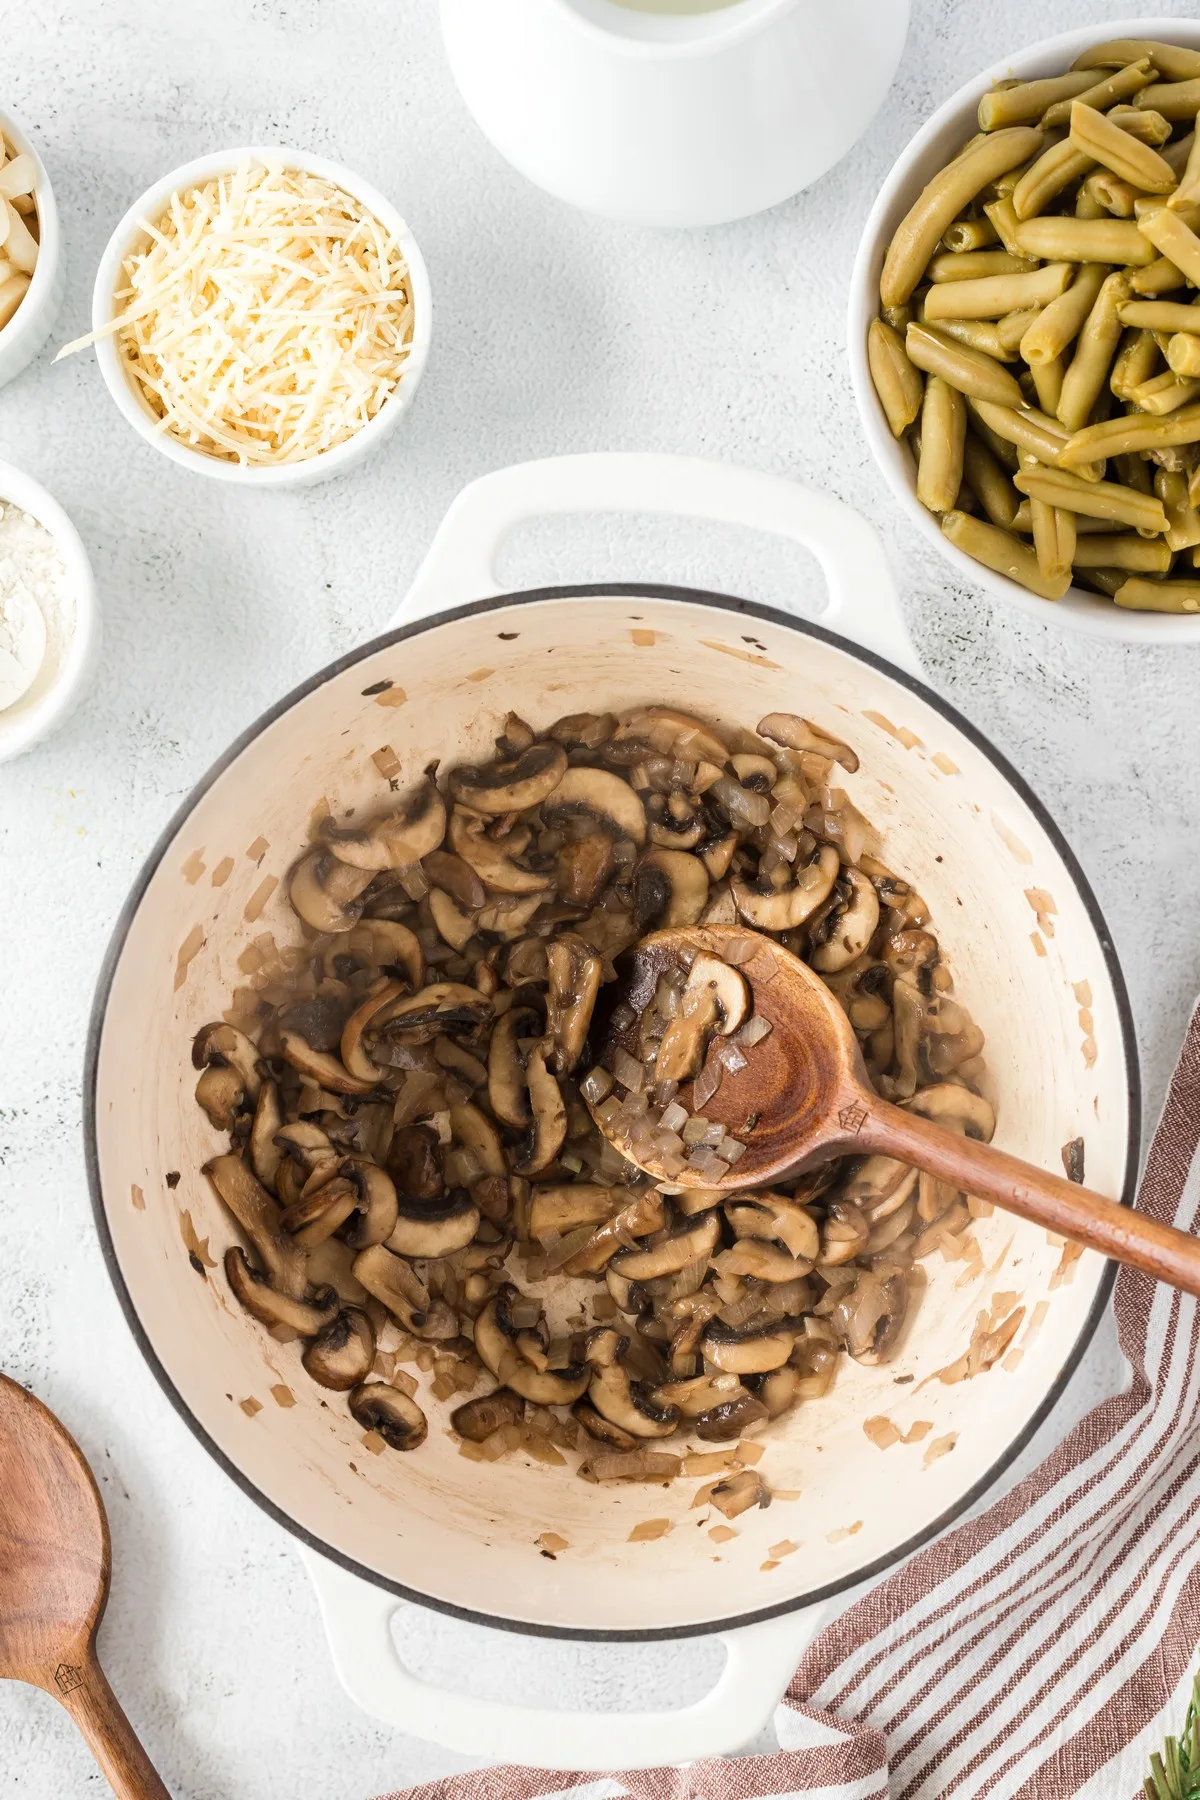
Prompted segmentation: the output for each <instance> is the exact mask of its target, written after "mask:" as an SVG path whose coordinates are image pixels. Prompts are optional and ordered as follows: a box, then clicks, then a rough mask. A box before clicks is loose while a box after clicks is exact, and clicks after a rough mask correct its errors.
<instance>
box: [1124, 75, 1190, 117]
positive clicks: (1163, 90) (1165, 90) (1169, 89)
mask: <svg viewBox="0 0 1200 1800" xmlns="http://www.w3.org/2000/svg"><path fill="white" fill-rule="evenodd" d="M1138 98H1139V99H1140V100H1141V103H1142V105H1143V106H1145V107H1149V108H1150V109H1151V110H1152V111H1154V112H1160V113H1161V114H1162V116H1163V118H1164V119H1170V121H1171V123H1172V124H1175V123H1177V121H1178V120H1180V119H1194V118H1195V117H1196V114H1197V113H1198V112H1200V78H1194V79H1193V80H1191V81H1155V82H1152V83H1151V85H1150V86H1149V87H1148V88H1143V89H1142V91H1141V93H1140V95H1139V96H1138Z"/></svg>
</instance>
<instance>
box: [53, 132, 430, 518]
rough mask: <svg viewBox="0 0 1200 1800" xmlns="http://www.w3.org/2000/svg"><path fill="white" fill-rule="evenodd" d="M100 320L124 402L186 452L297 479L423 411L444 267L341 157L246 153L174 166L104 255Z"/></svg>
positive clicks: (318, 473)
mask: <svg viewBox="0 0 1200 1800" xmlns="http://www.w3.org/2000/svg"><path fill="white" fill-rule="evenodd" d="M92 326H93V329H92V331H91V332H90V333H89V334H88V336H87V337H85V338H80V339H78V340H76V342H75V343H73V344H68V345H66V346H64V348H63V349H62V350H60V352H59V355H60V356H63V355H66V354H68V353H70V352H72V351H74V350H78V349H83V348H85V347H86V346H87V345H89V344H94V345H95V348H96V356H97V360H98V361H99V364H100V368H101V372H102V373H103V376H104V380H105V382H106V384H107V386H108V389H109V392H110V393H111V394H112V396H113V399H114V400H115V401H116V403H117V405H118V407H119V408H120V410H121V412H122V413H123V414H124V415H125V417H126V418H127V419H128V420H129V422H130V424H131V425H133V427H134V428H135V430H137V431H138V432H139V433H140V435H141V436H142V437H144V438H145V439H147V441H148V442H150V443H152V444H154V445H156V446H157V447H158V449H160V450H161V451H163V452H164V454H165V455H167V456H169V457H170V458H171V459H172V461H174V462H177V463H179V464H181V465H182V466H184V467H186V468H190V469H195V470H198V471H199V472H200V473H202V474H205V475H211V476H215V477H216V478H217V479H219V480H227V481H230V480H233V481H239V482H243V483H249V484H252V485H256V486H259V487H280V486H285V485H286V486H296V485H301V484H306V483H310V482H315V481H323V480H326V479H328V478H329V477H330V476H332V475H337V474H340V473H342V472H343V471H344V470H345V469H347V468H348V467H350V465H351V464H353V463H356V462H358V461H360V460H361V459H362V458H363V457H364V456H366V455H368V454H369V453H370V451H371V450H372V449H373V448H374V447H375V446H376V445H377V444H378V443H380V442H381V441H382V439H383V438H385V437H387V436H388V435H389V434H390V433H391V432H392V431H393V430H394V429H395V428H396V426H397V425H398V424H399V422H400V418H401V416H402V415H403V414H404V413H405V412H406V411H407V410H408V408H409V406H410V405H411V404H412V400H413V396H414V394H415V392H416V389H417V385H418V383H419V381H420V378H421V373H422V371H423V369H424V366H425V360H426V357H427V355H428V350H429V333H430V293H429V278H428V275H427V274H426V270H425V264H424V261H423V259H422V257H421V253H420V251H419V250H418V248H417V245H416V243H415V241H414V240H413V237H412V234H411V232H410V231H409V230H408V227H407V226H406V224H405V222H404V220H403V219H402V218H401V216H400V214H399V213H398V212H397V211H396V209H395V207H394V206H392V205H391V204H390V203H389V202H388V201H387V200H386V199H385V198H384V197H383V195H382V194H379V193H377V192H376V191H375V189H374V188H371V187H369V186H367V184H366V183H365V182H362V181H360V180H359V179H358V177H357V176H355V175H352V174H351V173H350V171H349V170H347V169H343V168H341V167H340V166H339V165H338V164H336V163H332V162H328V161H327V160H326V159H325V158H324V157H318V156H309V155H307V154H305V153H304V152H301V151H297V150H282V149H280V150H276V149H240V150H230V151H227V152H225V153H224V154H222V155H218V156H211V157H201V158H198V159H197V160H196V161H194V162H190V163H186V164H184V166H183V167H182V168H179V169H175V170H174V171H173V172H172V173H171V174H169V175H166V176H164V177H163V179H162V180H161V181H160V182H158V183H157V184H156V185H155V186H154V187H152V188H150V189H149V190H148V191H147V192H146V193H145V194H143V195H142V196H141V198H140V199H139V200H138V201H137V202H136V203H135V204H134V205H133V206H132V207H131V208H130V209H129V211H128V212H127V213H126V214H125V217H124V218H123V219H122V220H121V223H120V224H119V225H118V226H117V229H116V230H115V231H114V233H113V235H112V237H111V238H110V239H109V243H108V247H107V249H106V250H105V253H104V256H103V257H102V259H101V262H100V267H99V269H98V271H97V274H96V284H95V289H94V291H93V296H92Z"/></svg>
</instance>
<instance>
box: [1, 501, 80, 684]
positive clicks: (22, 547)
mask: <svg viewBox="0 0 1200 1800" xmlns="http://www.w3.org/2000/svg"><path fill="white" fill-rule="evenodd" d="M74 629H75V596H74V594H73V592H72V590H71V586H70V582H69V580H68V576H67V571H66V568H65V566H64V564H63V560H62V557H61V556H60V554H59V551H58V547H57V545H56V544H55V542H54V539H53V538H52V537H51V535H50V533H49V532H48V531H47V530H46V527H45V526H44V525H42V524H39V522H38V521H37V520H36V519H35V518H34V517H33V516H32V514H30V513H27V512H22V511H21V509H20V507H19V506H10V505H8V504H6V503H5V502H4V501H2V500H0V712H3V711H4V710H6V709H7V708H8V707H10V706H13V705H15V704H16V702H17V701H18V700H19V699H20V698H21V697H22V695H23V694H25V693H26V692H27V691H28V689H29V688H30V687H31V686H32V685H33V683H34V681H35V680H36V679H37V677H38V674H39V672H40V671H44V675H45V676H46V677H50V678H52V677H53V672H54V671H55V670H56V669H57V668H58V666H59V664H60V663H61V662H62V659H63V656H64V654H65V652H66V649H67V645H68V644H69V642H70V640H71V636H72V633H73V632H74ZM42 685H45V680H43V684H42Z"/></svg>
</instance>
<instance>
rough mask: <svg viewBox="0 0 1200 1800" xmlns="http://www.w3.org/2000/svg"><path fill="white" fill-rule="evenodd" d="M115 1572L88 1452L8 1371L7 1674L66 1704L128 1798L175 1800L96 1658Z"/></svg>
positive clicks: (3, 1419)
mask: <svg viewBox="0 0 1200 1800" xmlns="http://www.w3.org/2000/svg"><path fill="white" fill-rule="evenodd" d="M111 1571H112V1557H111V1548H110V1544H109V1537H108V1520H107V1519H106V1518H105V1516H104V1503H103V1501H102V1500H101V1498H100V1490H99V1489H98V1488H97V1486H96V1483H95V1481H94V1480H93V1478H92V1472H91V1470H90V1469H89V1468H88V1466H87V1463H86V1462H85V1461H84V1458H83V1452H82V1451H81V1450H80V1448H79V1446H78V1444H77V1443H76V1442H75V1441H74V1439H73V1438H71V1437H69V1436H68V1435H67V1433H66V1432H65V1431H64V1430H63V1428H62V1426H61V1425H60V1424H59V1422H58V1420H57V1419H56V1418H55V1417H54V1414H53V1413H51V1412H48V1411H47V1410H46V1408H45V1407H44V1406H43V1405H42V1403H41V1401H40V1400H35V1399H34V1397H33V1395H32V1394H27V1393H26V1391H25V1389H24V1388H23V1387H18V1386H17V1384H16V1382H15V1381H10V1380H9V1379H8V1377H7V1376H5V1375H0V1678H3V1679H7V1680H10V1681H28V1682H30V1683H31V1684H32V1685H33V1686H34V1687H40V1688H43V1689H44V1690H45V1692H46V1693H47V1694H51V1695H53V1697H54V1699H55V1700H57V1701H59V1702H60V1703H61V1704H62V1705H63V1706H65V1707H66V1709H67V1711H68V1712H69V1713H70V1715H71V1717H72V1718H73V1719H74V1721H75V1723H76V1725H78V1727H79V1729H80V1731H81V1732H82V1733H83V1735H84V1737H85V1738H86V1739H87V1742H88V1744H89V1746H90V1748H91V1751H92V1754H93V1755H94V1756H95V1758H96V1761H97V1762H98V1763H99V1765H100V1767H101V1769H102V1770H103V1771H104V1774H105V1775H106V1777H107V1778H108V1782H109V1785H110V1786H111V1788H112V1790H113V1792H114V1793H115V1794H116V1795H118V1797H119V1800H170V1795H169V1794H168V1793H167V1790H166V1788H165V1787H164V1786H163V1784H162V1782H161V1781H160V1780H159V1778H158V1776H157V1775H156V1774H155V1772H154V1769H153V1768H152V1766H151V1763H150V1759H149V1757H148V1756H147V1755H146V1752H145V1751H144V1750H143V1749H142V1746H141V1745H140V1744H139V1742H138V1740H137V1737H136V1736H135V1734H134V1730H133V1727H132V1725H131V1724H130V1723H129V1720H128V1719H127V1718H126V1717H125V1714H124V1713H123V1712H122V1711H121V1707H120V1703H119V1702H118V1700H117V1698H116V1696H115V1694H114V1693H113V1691H112V1689H111V1688H110V1687H109V1685H108V1682H107V1681H106V1680H105V1677H104V1672H103V1670H102V1669H101V1667H100V1664H99V1662H98V1661H97V1660H96V1630H97V1627H98V1626H99V1624H100V1619H101V1616H102V1615H103V1612H104V1606H105V1602H106V1601H107V1599H108V1583H109V1576H110V1574H111Z"/></svg>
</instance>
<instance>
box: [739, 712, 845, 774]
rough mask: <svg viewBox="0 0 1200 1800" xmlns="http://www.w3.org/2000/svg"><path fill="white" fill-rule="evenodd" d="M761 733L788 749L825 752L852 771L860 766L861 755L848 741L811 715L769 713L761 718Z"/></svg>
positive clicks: (819, 754) (759, 727)
mask: <svg viewBox="0 0 1200 1800" xmlns="http://www.w3.org/2000/svg"><path fill="white" fill-rule="evenodd" d="M757 729H758V735H759V737H765V738H770V740H771V742H772V743H773V744H783V745H784V746H785V748H786V749H788V750H807V751H810V752H811V753H812V754H813V755H816V756H824V757H826V758H827V759H828V760H829V761H830V762H839V763H841V765H842V767H843V768H844V769H848V770H849V771H850V773H851V775H853V774H854V772H855V770H856V769H857V768H858V757H857V756H856V754H855V753H854V751H853V750H851V748H850V746H849V745H848V744H843V743H842V741H841V739H840V738H835V737H831V736H830V734H829V733H828V732H825V731H822V730H821V727H820V726H819V725H814V724H813V723H812V721H811V719H802V718H800V717H798V716H797V714H796V713H782V712H778V713H768V714H767V716H766V718H765V719H760V720H759V721H758V728H757Z"/></svg>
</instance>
